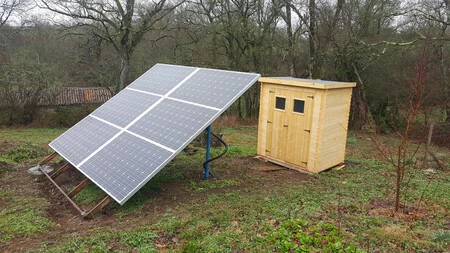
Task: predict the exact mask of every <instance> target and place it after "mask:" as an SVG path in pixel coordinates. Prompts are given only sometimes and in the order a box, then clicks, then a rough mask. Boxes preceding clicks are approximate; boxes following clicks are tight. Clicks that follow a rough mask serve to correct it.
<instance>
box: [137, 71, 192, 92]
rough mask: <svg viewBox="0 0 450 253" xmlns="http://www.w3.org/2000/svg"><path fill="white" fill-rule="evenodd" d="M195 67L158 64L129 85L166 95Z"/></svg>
mask: <svg viewBox="0 0 450 253" xmlns="http://www.w3.org/2000/svg"><path fill="white" fill-rule="evenodd" d="M195 69H196V68H192V67H183V66H174V65H165V64H156V65H155V66H154V67H153V68H151V69H150V70H149V71H147V72H145V73H144V74H143V75H142V76H140V77H139V78H138V79H136V80H135V81H134V82H133V83H132V84H130V85H129V86H128V87H129V88H132V89H138V90H142V91H146V92H152V93H156V94H160V95H164V94H166V93H167V92H169V91H170V90H171V89H172V88H174V87H175V86H176V85H177V84H178V83H179V82H181V81H182V80H183V79H185V78H186V77H187V76H189V74H190V73H192V72H193V71H194V70H195Z"/></svg>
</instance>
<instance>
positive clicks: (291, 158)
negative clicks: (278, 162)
mask: <svg viewBox="0 0 450 253" xmlns="http://www.w3.org/2000/svg"><path fill="white" fill-rule="evenodd" d="M313 99H314V93H312V92H302V91H295V92H290V96H289V102H288V106H289V107H288V108H287V109H288V112H289V115H287V117H288V118H289V121H288V122H289V124H288V127H287V128H288V133H287V142H286V156H285V158H284V159H285V161H286V162H289V163H293V164H298V165H300V166H301V167H305V168H306V166H307V164H308V155H309V149H310V146H309V142H310V137H311V120H312V109H313V101H314V100H313Z"/></svg>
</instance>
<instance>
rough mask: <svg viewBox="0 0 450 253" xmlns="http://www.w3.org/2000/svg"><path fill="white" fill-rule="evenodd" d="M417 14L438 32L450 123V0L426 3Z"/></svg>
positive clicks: (444, 103) (438, 51)
mask: <svg viewBox="0 0 450 253" xmlns="http://www.w3.org/2000/svg"><path fill="white" fill-rule="evenodd" d="M415 12H417V13H418V14H419V16H421V17H422V18H423V19H424V20H426V21H428V23H429V24H428V26H429V27H430V28H435V29H436V30H437V37H436V41H437V48H438V50H436V52H437V55H438V57H439V65H440V66H439V67H440V71H441V73H442V77H443V80H442V83H443V85H444V87H443V92H444V94H443V95H444V96H443V97H444V101H443V103H442V107H443V110H444V111H445V115H446V119H445V121H446V122H450V77H449V73H448V72H449V71H450V68H449V63H448V62H447V59H446V57H445V54H446V53H445V50H444V45H445V43H448V42H449V41H450V33H449V27H450V0H439V1H424V2H423V4H421V5H418V6H417V8H415Z"/></svg>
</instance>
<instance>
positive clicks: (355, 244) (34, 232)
mask: <svg viewBox="0 0 450 253" xmlns="http://www.w3.org/2000/svg"><path fill="white" fill-rule="evenodd" d="M0 131H1V133H2V135H1V137H0V140H1V141H3V142H7V143H8V145H6V146H7V148H6V149H4V151H3V152H1V153H0V157H2V159H4V161H6V162H7V163H8V164H11V165H12V169H9V170H8V171H5V172H3V178H0V180H2V185H3V186H0V187H1V188H0V190H1V192H2V193H0V194H1V195H0V197H1V199H0V204H1V205H2V206H5V207H6V208H5V210H4V211H3V210H2V212H1V213H0V231H2V232H0V236H1V237H0V238H2V239H0V240H3V242H9V243H18V242H20V240H25V241H27V240H32V239H33V238H43V242H44V244H43V245H42V246H34V247H31V246H30V250H31V251H37V252H158V251H163V252H233V251H236V252H239V251H247V252H272V251H275V252H308V251H320V252H363V251H369V252H372V251H374V250H376V251H380V252H393V251H405V252H409V251H428V252H432V251H434V252H445V251H447V250H448V249H449V243H450V242H449V240H450V239H449V238H450V236H449V230H448V219H449V215H448V213H449V207H450V200H449V196H450V180H449V177H448V171H439V170H437V172H436V173H435V174H431V175H430V174H426V173H424V172H423V171H421V170H417V171H413V173H412V176H411V179H410V183H409V186H408V191H407V193H408V194H407V198H404V199H403V200H402V203H403V204H406V206H408V207H410V208H411V211H410V213H411V214H408V215H406V214H405V215H400V216H399V215H392V214H391V213H390V212H389V210H391V205H390V204H389V201H390V198H391V196H392V194H393V190H392V189H393V185H394V182H393V174H392V173H393V171H392V169H391V168H390V167H389V166H388V165H387V163H386V162H384V161H383V160H382V159H380V157H379V156H378V154H377V152H376V148H375V147H373V145H371V142H370V141H367V140H366V138H365V137H361V136H359V135H357V134H353V133H352V134H351V135H350V136H349V138H348V140H347V156H346V159H347V161H349V162H351V163H350V165H349V166H347V167H346V168H345V169H343V170H340V171H335V170H331V171H327V172H324V173H321V174H319V175H317V176H309V177H307V178H305V177H299V175H300V174H298V173H297V172H293V171H281V172H280V171H278V172H268V173H265V174H261V173H259V174H258V173H256V174H255V173H253V172H251V171H252V170H248V169H246V168H247V167H246V166H247V165H245V164H244V163H247V164H248V163H251V162H252V158H251V157H252V156H254V155H255V154H256V134H257V129H256V128H255V127H225V128H222V129H221V131H222V133H223V134H224V139H225V140H226V141H227V142H228V143H229V146H230V152H229V153H228V154H227V156H225V157H224V158H222V159H219V160H217V161H214V162H213V163H212V171H213V173H214V175H215V176H216V177H214V178H213V179H212V180H209V181H202V180H201V173H202V168H201V164H202V163H203V161H204V149H203V148H202V147H198V150H197V152H194V153H191V154H190V153H187V152H182V153H181V154H180V155H179V156H177V158H176V159H174V160H173V161H172V162H171V163H170V164H169V165H168V166H167V167H166V168H165V169H163V170H162V171H161V172H160V173H158V174H157V176H155V177H154V178H152V179H151V180H150V181H149V183H147V184H146V185H145V186H144V187H143V188H142V189H141V190H140V191H138V192H137V194H136V195H135V196H133V197H132V198H131V199H130V200H129V201H128V202H127V203H126V204H124V205H123V206H119V205H118V204H113V205H112V207H111V209H112V216H110V217H107V216H102V215H100V216H98V217H96V218H95V220H94V221H92V222H94V224H96V225H92V226H91V227H90V228H89V229H88V231H84V230H85V229H83V230H81V229H79V230H77V231H76V232H75V233H74V232H73V231H72V230H70V228H67V229H64V228H57V227H55V226H54V225H53V223H52V222H51V221H49V220H48V218H47V216H46V215H47V214H46V208H47V207H48V205H49V202H48V200H47V199H46V198H43V197H38V198H35V199H32V198H26V197H24V196H26V195H25V194H24V193H23V192H17V191H16V190H14V189H8V187H7V186H6V185H7V184H8V182H10V181H14V175H15V174H14V173H15V171H16V169H17V167H20V166H21V165H31V164H33V163H34V161H35V160H37V159H41V158H42V157H43V156H45V153H46V152H45V151H46V147H45V144H46V143H48V141H50V140H51V139H52V138H54V137H55V136H56V135H57V134H58V133H60V132H62V131H63V129H60V130H58V129H47V130H46V129H21V130H8V129H3V130H0ZM36 135H37V136H36ZM20 136H24V137H23V138H21V137H20ZM25 138H29V139H28V140H24V139H25ZM30 140H31V141H30ZM392 141H395V140H392ZM4 146H5V145H3V146H2V147H4ZM221 150H222V148H221V147H216V148H213V150H212V153H213V155H216V154H218V153H220V152H221ZM435 151H436V152H435V153H436V154H438V156H439V159H441V160H442V161H443V162H444V164H449V162H450V152H449V151H448V150H446V149H437V148H436V149H435ZM283 173H285V174H286V175H287V176H284V177H282V175H283ZM27 187H31V186H30V185H27ZM31 188H32V187H31ZM102 195H103V192H102V191H101V190H100V189H98V188H97V187H96V186H95V185H93V184H90V185H89V187H87V188H85V189H84V190H83V191H81V192H80V193H79V194H78V195H77V196H76V198H75V201H76V202H77V203H80V204H86V205H87V204H89V203H92V202H93V201H94V202H95V200H96V199H98V198H99V197H100V196H102ZM422 196H423V200H422V202H421V204H420V206H419V205H418V200H419V199H420V198H421V197H422ZM60 219H73V215H71V216H70V217H67V216H64V217H61V218H60ZM111 219H112V221H111ZM108 220H110V222H107V221H108ZM19 221H20V222H19ZM79 222H84V221H82V220H80V221H79ZM84 224H85V225H86V226H88V225H89V224H92V223H91V222H86V223H84ZM58 229H59V230H58ZM5 231H6V232H5ZM55 231H59V232H55ZM55 233H56V235H55ZM47 234H48V235H47ZM46 235H47V236H50V239H48V237H46ZM54 236H56V237H54ZM46 238H47V239H46ZM55 240H56V241H58V242H57V243H56V244H50V243H48V242H50V241H55ZM0 242H1V241H0ZM36 247H37V248H36Z"/></svg>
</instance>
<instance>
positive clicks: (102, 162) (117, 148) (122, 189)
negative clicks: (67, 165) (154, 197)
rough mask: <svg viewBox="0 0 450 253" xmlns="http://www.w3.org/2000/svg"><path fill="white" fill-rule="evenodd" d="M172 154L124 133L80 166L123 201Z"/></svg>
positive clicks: (93, 179)
mask: <svg viewBox="0 0 450 253" xmlns="http://www.w3.org/2000/svg"><path fill="white" fill-rule="evenodd" d="M171 155H172V153H171V152H169V151H167V150H165V149H162V148H160V147H157V146H155V145H153V144H151V143H148V142H146V141H144V140H142V139H139V138H138V137H135V136H133V135H131V134H128V133H122V134H121V135H119V136H118V137H117V138H116V139H114V140H113V141H112V142H111V143H110V144H108V145H107V146H106V147H105V148H103V149H102V150H100V151H99V152H98V153H97V154H95V155H94V156H93V157H92V158H91V159H89V160H88V161H87V162H86V163H84V164H83V165H81V167H80V168H79V169H80V170H81V171H82V172H83V173H84V174H85V175H88V176H89V177H90V179H91V181H93V182H96V183H97V184H98V185H100V186H101V188H103V190H105V191H106V192H108V193H109V194H110V195H112V196H113V197H114V199H116V200H117V201H118V202H120V201H121V200H123V199H124V198H126V197H127V195H128V194H129V193H130V192H132V191H133V190H134V189H135V188H136V187H138V186H139V185H140V184H141V183H142V182H143V181H144V180H145V179H146V178H148V177H149V176H150V175H152V173H153V172H154V171H155V170H156V169H157V168H158V167H159V166H161V165H162V164H163V163H164V162H165V161H166V160H167V159H168V158H169V157H170V156H171Z"/></svg>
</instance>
